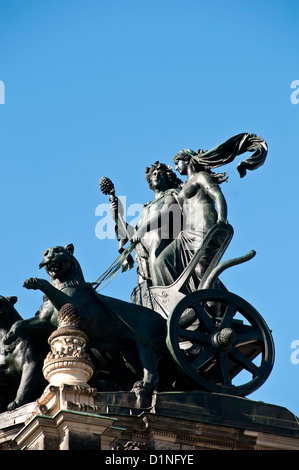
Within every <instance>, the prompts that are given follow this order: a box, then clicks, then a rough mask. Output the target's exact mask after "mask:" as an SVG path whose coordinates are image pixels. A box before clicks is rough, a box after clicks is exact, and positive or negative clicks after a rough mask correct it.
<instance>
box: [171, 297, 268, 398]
mask: <svg viewBox="0 0 299 470" xmlns="http://www.w3.org/2000/svg"><path fill="white" fill-rule="evenodd" d="M215 306H216V307H217V308H218V309H219V312H218V314H217V315H215V314H211V308H214V309H215ZM186 312H187V313H186ZM166 341H167V346H168V349H169V351H170V353H171V356H172V357H173V359H174V361H175V363H176V365H177V366H178V368H179V370H180V372H181V373H182V374H183V375H184V376H185V378H186V379H187V380H188V381H191V382H193V383H195V384H196V385H197V386H199V387H200V388H201V389H205V390H209V391H213V392H218V393H227V394H231V395H237V396H246V395H249V394H250V393H252V392H254V391H255V390H257V388H259V387H260V386H261V385H262V384H263V383H264V382H265V380H266V379H267V378H268V376H269V374H270V372H271V370H272V367H273V362H274V345H273V340H272V335H271V333H270V331H269V329H268V327H267V324H266V323H265V321H264V320H263V318H262V317H261V315H260V314H259V313H258V312H257V310H255V309H254V308H253V307H252V305H250V304H249V303H248V302H246V301H245V300H244V299H242V298H241V297H239V296H237V295H235V294H232V293H230V292H228V291H225V290H214V289H205V290H202V291H197V292H193V293H191V294H189V295H187V296H186V297H184V298H183V299H182V300H181V301H180V302H179V303H178V304H177V306H176V307H175V308H174V309H173V311H172V313H171V314H170V316H169V318H168V321H167V339H166ZM244 372H245V373H244ZM243 376H244V377H243Z"/></svg>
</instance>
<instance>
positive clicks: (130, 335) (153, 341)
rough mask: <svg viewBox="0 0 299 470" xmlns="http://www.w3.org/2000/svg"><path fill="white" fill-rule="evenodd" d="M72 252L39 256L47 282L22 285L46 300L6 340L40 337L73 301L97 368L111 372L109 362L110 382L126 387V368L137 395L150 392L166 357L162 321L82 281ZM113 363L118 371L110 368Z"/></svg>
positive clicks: (58, 248)
mask: <svg viewBox="0 0 299 470" xmlns="http://www.w3.org/2000/svg"><path fill="white" fill-rule="evenodd" d="M73 253H74V246H73V245H68V246H65V247H62V246H55V247H52V248H49V249H47V250H46V251H44V252H43V261H42V262H41V263H40V268H42V267H44V268H45V270H46V272H47V273H48V275H49V278H50V282H49V281H47V280H44V279H39V278H29V279H27V280H26V281H25V282H24V287H26V288H27V289H39V290H41V291H42V292H43V293H44V302H43V304H42V306H41V307H40V309H39V311H38V312H37V314H36V315H35V316H34V317H32V318H29V319H24V320H22V321H18V322H16V323H15V324H14V325H13V326H12V328H11V329H10V331H9V333H8V334H7V341H13V340H15V339H16V338H17V337H19V336H21V337H22V336H24V335H25V336H26V337H31V338H34V337H36V336H38V335H39V334H41V333H43V334H48V335H49V334H50V333H51V332H52V331H53V329H54V328H56V327H57V316H58V312H59V310H60V309H61V307H62V306H63V305H65V304H66V303H71V304H73V305H74V307H75V308H76V309H77V311H78V314H79V316H80V318H81V324H80V328H81V329H82V330H83V331H85V333H86V334H87V335H88V337H89V347H90V348H91V349H92V350H93V352H94V354H95V356H96V357H97V359H98V358H99V357H100V358H104V359H103V361H102V364H101V366H103V364H104V365H105V367H107V368H108V369H109V364H110V366H111V364H113V367H110V370H108V371H107V369H106V372H108V377H109V379H110V380H111V374H112V376H113V370H116V372H115V373H114V377H113V379H114V380H115V379H116V380H118V381H120V382H122V380H123V379H124V380H123V382H122V383H120V386H122V388H121V389H124V387H127V386H128V383H125V381H126V380H127V382H128V377H130V374H129V372H128V374H127V373H124V368H125V369H126V370H127V371H128V369H129V370H130V373H132V377H133V376H134V380H133V382H132V383H131V387H132V390H134V391H135V392H136V395H137V396H139V397H140V396H141V395H142V393H144V395H145V394H146V393H152V392H153V390H155V389H156V388H157V385H158V383H159V371H158V364H159V361H160V359H161V358H162V357H163V355H164V354H166V344H165V338H166V322H165V320H164V319H163V318H162V317H161V316H160V315H159V314H158V313H156V312H155V311H153V310H151V309H148V308H145V307H143V306H139V305H135V304H132V303H129V302H125V301H122V300H118V299H115V298H112V297H107V296H104V295H101V294H99V293H97V292H96V291H95V289H94V288H93V287H92V285H91V284H90V283H87V282H86V281H85V279H84V276H83V273H82V269H81V267H80V264H79V262H78V261H77V259H76V258H75V257H74V255H73ZM115 364H117V365H118V367H119V369H117V368H116V369H115V368H114V366H115ZM104 372H105V371H104ZM109 374H110V376H109ZM104 376H105V374H102V376H100V378H103V377H104ZM136 378H137V379H138V380H137V381H136ZM134 382H135V383H134ZM127 390H128V389H127Z"/></svg>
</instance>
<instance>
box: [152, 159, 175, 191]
mask: <svg viewBox="0 0 299 470" xmlns="http://www.w3.org/2000/svg"><path fill="white" fill-rule="evenodd" d="M155 170H161V171H162V173H163V175H164V176H165V180H166V184H167V189H172V188H180V187H181V186H182V184H183V182H182V181H181V180H180V179H179V178H178V177H177V175H176V174H175V173H174V171H173V170H172V167H171V166H170V165H165V163H160V162H159V161H156V162H155V163H153V164H152V165H151V166H150V167H146V168H145V178H146V181H147V182H148V185H149V188H150V189H154V188H153V187H152V184H151V177H152V174H153V172H154V171H155Z"/></svg>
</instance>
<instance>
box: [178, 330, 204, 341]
mask: <svg viewBox="0 0 299 470" xmlns="http://www.w3.org/2000/svg"><path fill="white" fill-rule="evenodd" d="M178 336H179V337H180V338H182V339H189V340H190V341H194V342H195V343H200V344H207V342H208V336H207V335H206V333H202V332H201V331H196V330H185V329H183V328H179V329H178Z"/></svg>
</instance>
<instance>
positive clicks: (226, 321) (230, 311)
mask: <svg viewBox="0 0 299 470" xmlns="http://www.w3.org/2000/svg"><path fill="white" fill-rule="evenodd" d="M236 311H237V309H236V307H235V306H234V305H231V304H229V305H228V306H227V307H226V310H225V312H224V315H223V317H222V320H221V323H220V328H229V327H230V326H231V324H232V319H233V317H234V315H235V313H236Z"/></svg>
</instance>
